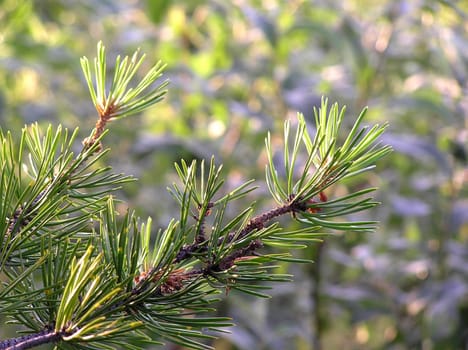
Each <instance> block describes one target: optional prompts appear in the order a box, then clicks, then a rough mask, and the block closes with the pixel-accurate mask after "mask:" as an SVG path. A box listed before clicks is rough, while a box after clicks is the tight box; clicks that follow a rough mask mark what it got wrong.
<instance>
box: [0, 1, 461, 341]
mask: <svg viewBox="0 0 468 350" xmlns="http://www.w3.org/2000/svg"><path fill="white" fill-rule="evenodd" d="M467 33H468V3H467V2H466V1H464V2H463V1H459V2H457V1H443V0H440V1H431V0H399V1H393V0H382V1H370V0H349V1H345V2H342V1H338V0H329V1H325V0H322V1H319V0H315V1H306V0H291V1H281V0H235V1H224V0H194V1H180V0H172V1H171V0H147V1H137V0H122V1H110V0H100V1H97V0H94V1H93V0H85V1H80V2H72V1H66V0H61V1H60V0H38V1H17V0H2V1H0V82H1V84H0V123H1V124H0V125H1V127H2V129H3V130H4V131H5V130H7V129H8V130H11V131H12V132H13V133H14V134H19V132H20V129H21V127H22V126H23V125H24V124H25V123H31V122H33V121H38V122H39V123H40V124H44V125H45V124H48V123H54V124H57V123H62V124H64V125H65V126H67V127H68V128H74V127H76V126H80V128H81V130H82V135H83V137H84V136H85V135H87V134H88V131H89V130H90V128H92V126H93V124H94V120H95V118H96V115H95V111H94V110H93V106H92V104H91V102H90V98H89V96H88V90H87V87H86V84H85V82H84V78H83V76H82V73H81V70H80V65H79V57H80V56H83V55H86V56H88V57H94V55H95V48H96V43H97V42H98V41H99V40H102V41H103V42H104V44H105V45H106V47H107V50H108V56H109V57H110V58H111V59H112V60H113V59H114V58H115V56H116V55H117V54H124V55H125V54H131V53H132V52H133V50H134V49H136V48H137V47H141V49H142V52H145V53H146V54H147V56H148V58H147V59H146V61H145V64H146V65H147V66H146V67H147V68H148V67H149V66H150V65H151V63H154V62H155V61H157V60H158V59H161V60H163V61H164V62H167V63H168V69H167V72H166V77H168V78H169V79H170V81H171V84H170V87H169V95H168V98H167V100H166V101H165V102H164V103H162V104H158V105H157V106H156V107H155V108H154V109H151V110H149V111H147V112H145V113H144V115H142V116H141V117H134V118H128V119H125V120H123V121H121V122H119V123H116V124H112V125H111V126H110V128H111V133H110V135H108V137H107V138H106V140H105V143H106V145H107V146H109V147H111V148H112V150H113V151H112V152H111V155H110V156H109V159H108V160H109V162H111V164H112V165H113V166H114V167H115V168H116V170H117V171H118V172H121V171H122V172H125V173H127V174H134V175H135V176H136V177H137V178H139V181H138V182H137V183H134V184H131V185H128V186H126V187H125V188H124V189H123V190H122V193H121V198H123V199H126V200H128V205H129V206H130V207H134V208H137V211H138V213H139V215H141V216H142V217H146V216H147V215H151V216H152V217H153V219H154V221H155V225H154V227H158V226H163V225H165V224H166V223H167V222H168V221H169V219H170V217H172V216H173V215H177V214H176V211H175V209H174V208H175V205H174V204H173V202H172V199H170V197H169V195H168V194H167V192H166V186H167V185H169V184H170V183H172V181H174V179H175V172H174V170H173V162H175V161H177V160H179V159H180V158H185V159H187V160H190V159H193V158H209V157H210V156H211V155H212V154H214V155H215V156H216V159H217V161H218V163H223V164H224V166H225V174H226V179H227V188H230V187H232V186H235V185H237V184H239V183H240V182H242V181H245V180H247V179H250V178H256V179H259V183H260V184H262V181H263V178H264V175H263V172H264V165H265V160H266V158H265V153H264V152H263V142H264V137H265V135H266V132H267V130H272V131H273V134H274V135H276V136H277V142H279V141H280V136H281V135H280V133H281V130H282V123H283V122H284V120H285V119H287V118H290V117H292V116H294V115H295V113H296V112H297V111H301V112H303V113H304V114H305V115H306V117H307V118H309V120H311V116H312V112H313V106H317V105H318V104H319V101H320V97H321V96H322V95H326V96H328V97H329V98H330V100H331V101H338V102H339V103H340V104H341V105H343V104H346V105H347V119H348V124H351V123H352V122H353V121H354V118H355V117H356V116H357V115H358V113H359V111H360V110H361V108H362V107H364V106H366V105H367V106H369V107H370V109H369V113H368V121H369V122H372V123H375V122H379V123H383V122H385V121H388V122H389V123H390V128H389V132H388V133H387V134H386V135H385V138H384V141H385V142H387V143H389V144H391V145H392V146H393V147H394V149H395V152H393V154H392V155H390V156H389V157H387V158H386V159H385V160H384V161H383V162H381V163H380V164H379V166H378V169H377V172H376V173H369V174H367V176H363V177H362V178H361V180H360V181H361V182H356V181H354V182H352V183H347V184H345V185H339V186H335V187H334V188H333V189H332V190H331V191H330V193H327V195H328V196H329V197H331V198H333V196H334V195H336V194H342V193H345V192H346V191H347V188H357V187H360V186H362V185H363V183H364V182H365V183H371V184H372V185H375V186H379V187H380V189H379V191H378V192H377V193H376V196H377V199H378V200H379V201H381V202H382V203H383V204H382V205H381V206H380V207H378V208H377V209H375V210H374V211H372V212H369V213H366V215H368V216H369V217H371V218H373V219H377V220H379V221H380V222H381V224H380V227H379V229H378V230H377V231H376V232H375V233H374V234H371V235H365V236H364V235H353V234H352V233H346V234H345V235H344V234H342V233H340V232H336V234H335V235H333V236H331V237H329V238H328V239H326V242H325V243H324V244H321V245H318V244H317V245H315V246H312V247H311V248H310V249H309V250H308V251H307V252H306V253H305V255H307V256H308V257H309V258H312V259H313V260H315V262H316V263H315V264H313V265H310V266H306V265H301V266H297V265H288V264H283V265H281V266H280V267H279V268H280V269H282V270H284V271H290V272H291V273H293V274H294V275H295V278H294V279H295V281H294V283H289V284H282V285H278V286H275V287H274V288H273V289H272V291H271V295H272V296H273V298H272V299H270V300H259V299H250V298H248V297H246V296H244V295H242V296H240V295H237V294H236V293H231V294H230V295H229V298H226V300H225V301H224V302H223V303H222V305H220V310H221V311H220V312H222V313H226V314H229V315H231V316H232V317H233V318H234V320H235V322H236V323H237V324H238V326H237V327H236V328H234V329H232V333H231V334H229V335H225V336H223V337H222V338H221V339H220V340H218V341H217V342H215V343H214V344H213V345H214V346H215V347H216V349H310V348H314V349H467V348H468V248H467V247H468V196H467V194H468V186H467V183H468V167H467V157H468V155H467V152H468V147H467V144H468V117H467V116H468V97H467V96H468V35H467ZM143 73H144V69H143V71H142V74H143ZM311 121H312V120H311ZM310 124H311V126H312V125H313V123H312V122H311V123H310ZM253 199H255V200H256V201H257V207H258V212H260V211H261V208H268V207H271V206H272V205H273V203H272V201H271V200H270V199H269V198H268V195H267V190H266V186H261V188H260V189H259V190H258V191H257V192H256V193H255V197H252V200H253ZM244 204H245V206H247V205H249V204H250V203H244ZM122 206H123V204H122ZM122 209H124V208H122ZM232 210H233V211H236V210H239V208H232ZM302 254H304V253H302ZM0 317H1V315H0ZM0 322H1V323H2V324H4V322H3V321H1V320H0ZM8 335H9V336H11V334H7V328H4V327H3V326H2V327H0V337H2V338H5V337H7V336H8ZM174 348H176V347H174Z"/></svg>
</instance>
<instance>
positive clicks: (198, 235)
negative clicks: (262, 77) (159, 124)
mask: <svg viewBox="0 0 468 350" xmlns="http://www.w3.org/2000/svg"><path fill="white" fill-rule="evenodd" d="M143 58H144V56H142V57H139V53H138V52H136V53H135V54H134V55H133V56H132V58H131V59H130V58H128V57H125V58H124V59H123V60H121V59H120V57H117V59H116V67H115V74H114V77H113V79H112V80H111V82H110V83H108V82H106V72H107V68H106V54H105V48H104V46H103V45H102V44H101V43H99V44H98V52H97V57H96V59H95V60H94V78H93V74H92V72H91V68H90V65H89V61H88V59H86V58H82V60H81V64H82V68H83V71H84V73H85V77H86V80H87V83H88V87H89V90H90V94H91V99H92V102H93V104H94V105H95V107H96V110H97V112H98V120H97V122H96V127H95V129H94V130H93V131H92V132H91V134H90V136H89V137H88V138H87V139H86V140H85V141H84V145H83V148H82V150H81V151H80V152H79V153H78V154H77V155H74V154H73V153H72V152H71V148H72V144H73V141H74V139H75V136H76V131H75V132H74V133H72V134H71V136H69V134H68V132H66V131H65V132H64V131H62V130H61V128H58V129H57V130H56V131H55V132H54V131H52V129H51V128H49V129H48V130H47V131H46V133H45V135H44V136H42V133H41V130H40V129H39V127H38V126H37V125H36V126H33V127H32V128H29V129H25V130H24V131H23V135H22V139H21V141H20V143H19V145H20V146H19V151H18V152H15V146H14V142H13V141H12V140H11V137H10V136H6V137H5V136H4V135H3V134H2V135H1V137H2V140H1V141H2V145H3V146H2V149H1V151H2V152H1V153H0V166H1V167H2V169H3V170H4V171H3V172H2V175H1V177H0V189H1V193H2V204H1V205H0V214H1V215H2V218H5V220H3V222H1V223H0V225H2V226H1V233H2V234H1V235H0V239H2V242H1V243H2V244H1V249H0V271H2V272H3V273H4V274H5V276H6V279H7V281H6V282H5V283H4V285H3V286H2V289H0V311H2V313H4V314H6V315H8V317H9V318H10V320H12V321H14V322H16V323H18V324H22V325H23V326H25V327H27V328H28V329H30V330H31V333H32V334H31V335H27V336H23V337H19V338H14V339H9V340H4V341H2V342H0V349H1V348H5V349H6V348H12V349H13V348H15V349H27V348H31V347H35V346H37V345H40V344H45V343H55V344H56V345H57V347H58V348H67V349H68V348H80V349H87V348H88V349H94V348H98V347H99V348H104V347H113V346H115V345H116V344H118V345H119V346H121V347H124V348H130V349H133V348H138V347H140V348H141V347H144V346H146V345H148V344H151V343H158V342H159V341H160V339H165V340H169V341H172V342H175V343H178V344H181V345H183V346H186V347H190V348H193V349H206V348H209V346H207V345H206V343H205V342H204V341H205V340H207V339H211V338H212V337H213V336H212V335H208V334H206V330H211V331H222V328H223V327H228V326H231V323H230V321H229V319H228V318H225V317H209V316H207V314H209V313H210V312H211V311H214V308H213V306H212V305H213V303H215V302H216V301H218V300H219V298H218V297H217V295H218V294H220V293H222V292H223V291H225V292H228V291H229V290H231V289H236V290H238V291H241V292H245V293H249V294H252V295H255V296H258V297H267V296H268V295H267V294H265V293H264V292H263V290H264V289H267V288H269V286H270V285H271V283H274V282H284V281H288V280H289V279H290V276H288V275H284V274H278V273H275V271H274V269H275V265H274V263H275V262H277V261H291V262H308V261H307V260H304V259H296V258H293V257H292V256H291V255H290V251H291V250H293V249H300V248H304V247H306V246H307V245H308V244H310V243H311V242H314V241H317V240H320V239H321V238H322V237H323V236H324V235H325V234H326V233H327V232H329V231H330V230H353V231H357V232H367V231H369V230H372V229H373V228H374V225H375V222H367V221H364V222H352V221H348V220H347V219H346V218H347V216H348V215H349V214H352V213H356V212H360V211H364V210H367V209H369V208H372V207H373V206H375V205H377V203H376V202H374V201H372V199H371V198H368V197H366V196H367V195H368V194H369V193H371V192H372V191H373V190H374V189H373V188H369V189H364V190H360V191H357V192H354V193H349V194H347V195H344V196H342V197H338V198H328V195H327V194H326V192H327V191H329V188H330V187H331V186H333V185H334V184H336V183H337V182H341V181H343V180H345V179H348V178H351V177H354V176H358V175H359V174H361V173H362V172H364V171H368V170H370V169H372V168H373V166H374V164H375V162H376V161H377V160H378V159H380V158H381V157H383V156H384V155H385V154H387V153H388V152H390V148H389V147H387V146H381V145H379V144H378V142H377V141H378V138H379V136H380V135H381V134H382V133H383V132H384V130H385V125H384V126H378V125H376V126H373V127H371V128H366V127H361V123H362V120H363V118H364V115H365V110H364V111H363V113H361V115H360V116H359V117H358V118H357V120H356V122H355V124H354V126H353V127H352V129H351V131H350V133H349V134H348V135H347V137H345V138H344V142H341V143H340V142H339V140H340V136H341V135H340V126H341V123H342V120H343V118H344V109H341V110H339V109H338V106H337V105H336V104H335V105H333V106H332V107H331V108H330V109H329V108H328V104H327V101H326V100H325V99H324V100H323V101H322V105H321V107H320V109H318V110H316V111H315V116H316V130H317V131H316V133H315V135H314V137H311V135H310V134H309V132H308V130H307V125H306V121H305V119H304V117H303V116H302V115H299V116H298V119H297V123H296V127H295V133H294V130H293V129H294V128H293V127H292V126H291V125H292V122H290V121H288V122H286V123H285V125H284V144H283V149H282V150H281V151H280V152H281V153H282V159H283V164H277V163H276V162H275V161H274V159H276V157H275V153H276V152H278V151H276V150H274V145H273V144H272V142H271V138H270V135H268V136H267V138H266V150H267V156H268V164H267V166H266V181H267V186H268V189H269V190H270V193H271V195H272V197H273V198H274V199H275V201H276V202H277V206H276V207H274V208H272V209H270V210H266V211H265V212H263V213H260V214H258V215H256V216H254V215H253V213H254V211H255V209H254V206H253V205H245V204H244V208H245V209H244V210H242V211H241V212H240V213H238V214H237V215H234V216H233V217H231V216H230V215H229V212H230V211H229V210H228V209H229V206H230V205H231V203H232V202H233V201H236V200H245V198H246V196H247V195H248V194H250V193H252V192H253V191H254V190H255V187H252V186H251V185H252V183H253V181H248V182H246V183H244V184H242V185H241V186H239V187H238V188H236V189H234V190H231V191H230V192H228V193H225V192H223V185H224V180H223V177H222V166H217V165H216V164H215V161H214V159H211V161H210V162H209V164H206V163H205V162H204V161H202V162H201V164H200V165H198V163H197V162H196V161H193V162H192V163H190V164H187V163H186V162H185V161H182V162H181V163H180V164H176V172H177V174H178V175H179V178H180V183H179V184H174V185H173V187H172V188H171V189H170V192H171V194H172V195H173V197H174V198H175V200H176V201H177V203H178V204H179V206H180V212H179V215H178V217H177V218H174V219H173V220H172V221H171V222H170V223H169V224H168V225H167V227H166V228H164V229H161V230H159V231H158V232H157V233H156V234H155V235H154V234H153V232H152V228H151V219H148V220H147V221H146V222H144V223H140V222H139V220H138V219H137V218H136V217H135V215H134V213H133V212H131V211H129V212H127V213H126V214H125V215H123V217H121V218H119V217H118V213H117V211H116V209H115V205H114V199H113V197H112V196H110V195H109V193H108V191H109V188H110V189H115V188H117V187H118V186H120V185H121V184H122V183H124V182H126V181H128V180H129V178H127V177H124V176H122V175H118V174H113V173H112V172H111V169H110V168H105V167H104V168H103V167H100V166H97V163H98V162H100V161H101V160H102V157H103V156H104V155H105V154H106V152H107V151H106V150H102V147H101V139H102V138H103V137H104V136H105V133H106V127H107V124H108V122H109V121H112V120H116V119H119V118H122V117H126V116H129V115H131V114H135V113H138V112H140V111H142V110H143V109H146V108H148V107H149V106H151V105H154V104H156V103H157V102H159V101H160V100H161V98H162V97H163V96H164V94H165V90H163V88H164V87H165V86H166V84H167V82H162V83H160V84H158V83H157V80H158V79H159V77H160V75H161V72H162V69H163V68H164V66H163V65H162V64H161V63H157V64H156V65H154V66H153V68H151V69H150V71H149V72H148V74H146V75H145V76H144V77H143V79H142V80H141V81H140V82H139V83H137V84H136V86H135V87H134V88H128V86H129V84H130V82H131V81H132V80H133V77H134V76H135V74H136V72H137V70H138V68H139V67H140V65H141V63H142V60H143ZM106 86H110V88H109V90H106V88H105V87H106ZM145 91H146V92H145ZM293 134H294V136H291V135H293ZM26 153H28V157H24V155H25V154H26ZM25 158H27V161H26V160H25ZM300 160H301V161H300ZM280 167H282V168H284V170H283V171H279V168H280ZM24 169H27V171H26V172H25V171H24ZM280 173H284V174H285V175H284V176H280V175H279V174H280ZM198 174H200V175H198ZM26 177H27V178H28V180H29V184H28V185H25V181H24V178H26ZM284 216H288V217H290V218H291V219H292V220H295V221H297V223H298V224H299V225H300V227H299V228H298V229H296V230H288V229H287V228H283V227H282V226H281V225H280V223H279V222H278V219H279V218H281V217H284ZM336 217H340V218H344V219H342V220H344V221H342V222H339V221H336V219H335V218H336ZM208 218H209V219H208ZM91 221H93V222H95V223H96V225H90V222H91ZM208 221H209V225H208V223H207V222H208ZM268 247H275V248H278V249H281V251H282V252H281V253H272V252H271V251H269V250H267V249H266V248H268Z"/></svg>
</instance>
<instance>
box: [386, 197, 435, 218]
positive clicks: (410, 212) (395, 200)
mask: <svg viewBox="0 0 468 350" xmlns="http://www.w3.org/2000/svg"><path fill="white" fill-rule="evenodd" d="M391 203H392V206H393V210H394V211H395V213H397V214H398V215H401V216H425V215H429V214H430V213H431V207H430V206H429V204H427V203H425V202H423V201H422V200H420V199H418V198H409V197H403V196H397V195H394V196H392V197H391Z"/></svg>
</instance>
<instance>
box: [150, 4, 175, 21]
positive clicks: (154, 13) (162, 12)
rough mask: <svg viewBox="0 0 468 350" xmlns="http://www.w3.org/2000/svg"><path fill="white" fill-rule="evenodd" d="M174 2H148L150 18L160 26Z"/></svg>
mask: <svg viewBox="0 0 468 350" xmlns="http://www.w3.org/2000/svg"><path fill="white" fill-rule="evenodd" d="M171 3H172V0H146V9H147V15H148V18H149V19H151V20H152V21H153V22H154V23H155V24H159V23H160V22H161V21H162V20H163V19H164V16H166V14H167V11H168V9H169V7H170V5H171Z"/></svg>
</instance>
